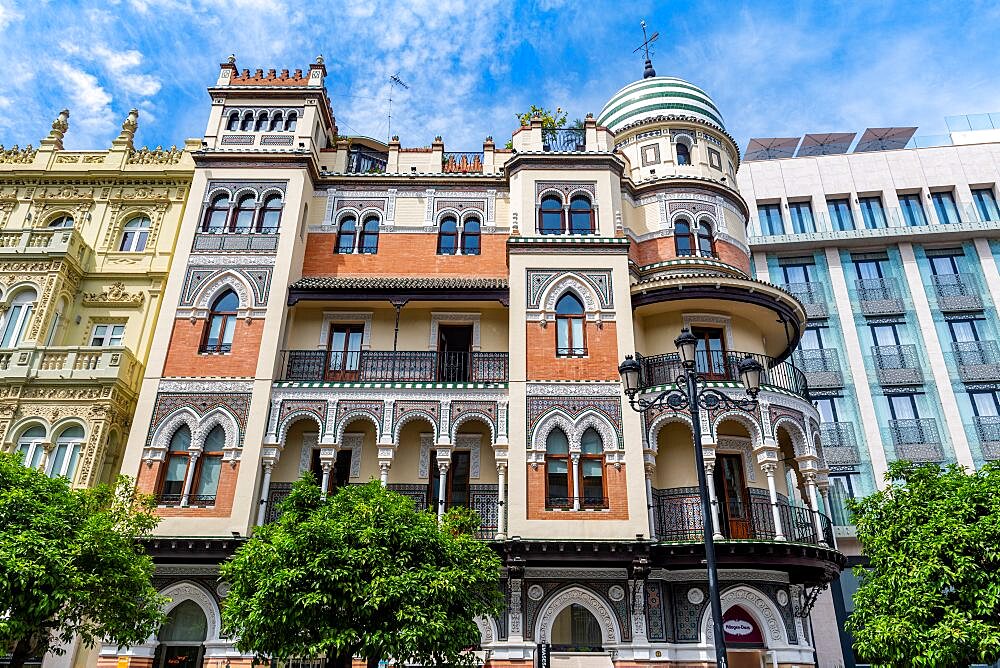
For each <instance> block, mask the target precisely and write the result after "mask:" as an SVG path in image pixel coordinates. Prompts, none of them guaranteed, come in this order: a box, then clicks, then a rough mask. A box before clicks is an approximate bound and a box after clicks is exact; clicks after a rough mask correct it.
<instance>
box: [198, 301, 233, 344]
mask: <svg viewBox="0 0 1000 668" xmlns="http://www.w3.org/2000/svg"><path fill="white" fill-rule="evenodd" d="M239 307H240V299H239V297H237V296H236V293H235V292H233V291H232V290H226V291H225V292H223V293H222V294H221V295H219V296H218V297H217V298H216V300H215V302H213V304H212V310H211V312H210V313H209V314H208V329H206V330H205V342H204V344H202V347H201V352H203V353H228V352H230V351H231V350H232V348H233V332H234V331H235V330H236V310H237V309H238V308H239Z"/></svg>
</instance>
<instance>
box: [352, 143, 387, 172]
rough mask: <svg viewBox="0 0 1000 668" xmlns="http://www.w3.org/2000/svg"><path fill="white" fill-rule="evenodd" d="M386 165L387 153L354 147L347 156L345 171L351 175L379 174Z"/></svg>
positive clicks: (383, 170)
mask: <svg viewBox="0 0 1000 668" xmlns="http://www.w3.org/2000/svg"><path fill="white" fill-rule="evenodd" d="M388 164H389V154H388V153H378V152H376V151H366V150H365V149H362V148H357V147H355V148H352V149H351V150H350V152H349V153H348V155H347V171H348V172H349V173H351V174H381V173H383V172H385V168H386V166H387V165H388Z"/></svg>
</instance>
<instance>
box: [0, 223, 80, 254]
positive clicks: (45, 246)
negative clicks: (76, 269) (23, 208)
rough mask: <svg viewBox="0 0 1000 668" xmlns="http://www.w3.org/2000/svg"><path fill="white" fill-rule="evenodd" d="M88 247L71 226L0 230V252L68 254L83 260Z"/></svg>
mask: <svg viewBox="0 0 1000 668" xmlns="http://www.w3.org/2000/svg"><path fill="white" fill-rule="evenodd" d="M88 250H89V247H88V246H87V244H86V243H85V242H84V241H83V238H82V237H81V236H80V233H79V232H77V231H76V230H75V229H74V228H72V227H58V228H28V229H22V230H4V231H2V232H0V254H6V253H11V254H15V255H23V254H44V255H69V256H71V257H74V258H76V259H77V260H79V261H80V262H83V260H84V258H85V256H86V253H87V251H88Z"/></svg>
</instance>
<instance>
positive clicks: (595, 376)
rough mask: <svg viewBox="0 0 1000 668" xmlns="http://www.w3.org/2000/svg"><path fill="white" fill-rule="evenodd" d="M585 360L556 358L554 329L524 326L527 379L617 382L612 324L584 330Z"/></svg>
mask: <svg viewBox="0 0 1000 668" xmlns="http://www.w3.org/2000/svg"><path fill="white" fill-rule="evenodd" d="M584 341H585V342H586V349H587V355H586V357H557V356H556V327H555V324H553V323H549V324H548V326H546V327H544V328H543V327H541V326H540V325H539V324H538V323H536V322H529V323H528V324H527V325H526V327H525V342H526V344H527V374H528V380H618V330H617V328H616V327H615V323H613V322H605V323H603V324H602V325H601V326H598V325H597V323H592V322H588V323H587V324H586V326H585V328H584Z"/></svg>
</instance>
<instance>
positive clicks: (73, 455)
mask: <svg viewBox="0 0 1000 668" xmlns="http://www.w3.org/2000/svg"><path fill="white" fill-rule="evenodd" d="M72 428H73V427H72V426H70V427H67V428H66V429H64V430H63V432H62V434H60V435H59V438H57V439H56V443H55V447H54V448H53V449H52V455H51V456H50V457H49V461H48V462H47V463H46V468H47V469H48V470H47V471H46V475H48V476H49V477H50V478H56V477H63V478H68V479H69V481H70V482H73V478H74V477H75V476H76V469H77V468H78V466H79V464H80V452H81V451H82V450H83V443H84V441H85V440H86V438H87V433H86V431H84V435H83V436H82V437H80V438H75V437H67V436H64V435H63V434H65V433H66V432H67V431H69V430H70V429H72ZM81 429H82V427H81ZM60 447H65V448H66V454H65V456H63V459H62V464H61V466H60V468H59V470H58V471H55V470H53V469H54V466H55V461H56V453H57V452H58V451H59V448H60ZM71 463H72V464H73V470H72V471H70V470H69V466H70V464H71Z"/></svg>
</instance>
